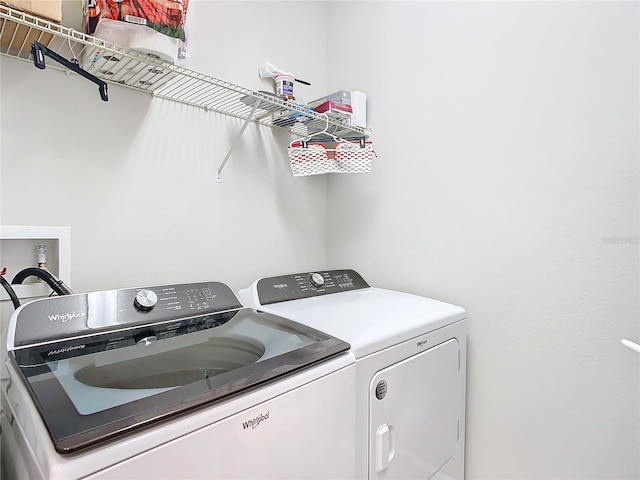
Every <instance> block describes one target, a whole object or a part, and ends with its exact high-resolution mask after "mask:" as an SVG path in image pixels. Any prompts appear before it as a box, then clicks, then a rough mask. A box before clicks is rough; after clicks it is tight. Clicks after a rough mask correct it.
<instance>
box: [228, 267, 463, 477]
mask: <svg viewBox="0 0 640 480" xmlns="http://www.w3.org/2000/svg"><path fill="white" fill-rule="evenodd" d="M238 296H239V297H240V300H241V301H242V302H243V303H244V304H245V305H247V306H251V307H253V308H254V309H257V310H258V311H264V312H269V313H273V314H277V315H281V316H283V317H287V318H290V319H292V320H295V321H297V322H299V323H303V324H305V325H308V326H311V327H313V328H317V329H319V330H322V331H325V332H328V333H329V334H331V335H335V336H336V337H338V338H342V339H344V340H345V341H347V342H349V343H350V344H351V351H352V352H353V354H354V355H355V357H356V384H355V386H356V390H357V392H356V401H357V407H356V417H355V418H356V437H357V440H356V477H357V478H360V479H365V478H368V479H386V480H391V479H418V478H420V479H428V478H434V479H435V478H437V479H462V478H464V440H465V392H466V338H467V324H466V315H465V311H464V310H463V309H462V308H460V307H457V306H454V305H450V304H447V303H443V302H439V301H436V300H432V299H429V298H424V297H420V296H416V295H411V294H407V293H401V292H396V291H390V290H384V289H380V288H372V287H370V286H369V285H368V284H367V283H366V282H365V281H364V279H363V278H362V277H361V276H360V275H359V274H358V273H356V272H355V271H353V270H332V271H319V272H305V273H299V274H292V275H283V276H277V277H270V278H262V279H259V280H257V281H255V282H254V283H253V284H252V285H251V286H250V287H249V288H247V289H244V290H241V291H240V292H238Z"/></svg>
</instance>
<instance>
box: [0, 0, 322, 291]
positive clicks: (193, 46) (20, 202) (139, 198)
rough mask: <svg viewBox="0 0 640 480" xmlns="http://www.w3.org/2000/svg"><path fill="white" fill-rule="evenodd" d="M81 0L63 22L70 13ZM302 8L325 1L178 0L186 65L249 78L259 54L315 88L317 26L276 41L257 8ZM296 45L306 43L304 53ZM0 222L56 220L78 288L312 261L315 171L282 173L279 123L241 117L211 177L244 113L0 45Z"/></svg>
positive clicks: (318, 240)
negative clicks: (43, 66) (102, 84)
mask: <svg viewBox="0 0 640 480" xmlns="http://www.w3.org/2000/svg"><path fill="white" fill-rule="evenodd" d="M80 11H81V3H80V2H79V1H77V0H76V1H66V2H65V3H64V14H65V17H64V19H63V21H64V23H65V24H66V25H69V26H74V25H75V28H77V29H80V28H81V23H80V22H81V16H80V15H79V12H80ZM283 12H286V13H287V15H291V16H292V17H293V18H296V17H298V18H303V17H308V16H311V17H313V18H317V19H318V20H320V21H322V19H323V18H324V17H325V15H326V4H324V3H323V2H310V3H307V2H305V3H304V4H303V3H301V2H299V3H296V2H294V3H286V2H285V3H282V2H210V1H203V0H192V2H191V4H190V9H189V12H188V19H189V24H190V25H189V27H190V28H189V31H188V34H189V58H188V64H187V66H188V67H190V68H192V69H194V70H197V71H200V72H202V73H205V74H208V75H212V76H214V77H218V78H222V79H224V80H227V81H230V82H234V83H237V84H239V85H242V86H245V87H247V88H251V89H255V90H268V91H273V82H272V81H271V80H261V79H260V78H258V74H257V72H258V66H260V65H261V64H264V62H265V60H269V61H270V62H272V63H274V64H275V65H278V66H282V68H287V69H291V70H292V71H293V72H295V73H296V74H297V75H299V76H300V77H301V78H304V79H309V81H311V82H312V83H313V86H311V87H303V86H300V88H296V93H297V94H298V96H299V98H300V99H301V100H304V98H305V97H306V99H307V100H310V99H311V96H312V95H316V96H320V95H322V94H323V93H324V92H325V91H326V77H327V73H326V71H325V64H326V34H325V32H324V30H321V29H319V30H313V29H310V30H309V31H307V32H306V34H305V41H304V43H301V42H290V41H284V42H283V41H282V38H281V37H279V36H277V35H272V34H271V31H270V29H269V28H268V26H269V24H277V23H278V22H281V21H282V18H283ZM309 52H314V53H313V56H312V57H311V56H310V55H309ZM0 68H1V69H2V70H1V74H2V86H1V94H2V110H1V114H2V129H1V135H2V144H1V147H0V149H1V150H0V153H1V158H2V163H1V168H2V170H1V173H2V180H1V188H2V191H1V200H2V204H1V210H0V216H1V222H2V224H3V225H69V226H70V227H71V243H72V258H71V263H72V265H71V270H72V272H71V275H72V278H71V287H72V288H73V289H74V291H76V292H82V291H89V290H98V289H108V288H120V287H126V286H138V285H149V284H152V285H153V284H159V283H167V282H168V283H170V282H181V281H201V280H221V281H224V282H227V283H229V284H230V285H232V286H233V287H234V288H241V287H244V286H246V285H248V284H249V283H250V282H251V281H253V280H254V279H255V278H256V277H257V276H259V275H268V274H272V273H273V272H277V271H280V270H281V269H283V268H284V270H287V271H288V270H292V271H297V270H301V269H308V268H317V267H318V266H320V267H322V266H324V265H325V262H326V245H325V230H326V178H322V177H317V178H301V179H300V178H296V179H294V178H292V175H291V170H290V167H289V165H288V158H287V150H286V147H287V145H288V142H290V141H291V138H290V136H289V135H288V133H286V132H283V131H275V130H272V129H268V128H264V127H258V126H257V125H250V126H249V127H248V128H247V130H246V131H245V134H244V136H243V137H242V139H241V141H240V142H239V144H238V146H237V147H236V150H235V151H234V153H233V155H232V157H231V159H230V160H229V163H228V164H227V166H226V168H225V169H224V171H223V174H222V183H220V184H218V183H216V171H217V169H218V166H219V164H220V163H221V162H222V159H223V158H224V156H225V154H226V153H227V151H228V149H229V147H230V145H231V143H232V141H233V140H234V139H235V137H236V134H237V132H238V131H239V130H240V127H241V126H242V121H241V120H238V119H235V118H231V117H226V116H222V115H218V114H215V113H210V112H206V111H204V110H198V109H195V108H192V107H188V106H184V105H180V104H176V103H173V102H168V101H164V100H162V99H154V98H153V97H152V96H150V95H147V94H144V93H139V92H136V91H131V90H128V89H124V88H121V87H119V86H110V99H109V102H107V103H104V102H102V101H101V100H100V98H99V96H98V95H97V92H96V87H95V85H94V84H93V83H90V82H88V81H86V80H84V79H82V78H81V77H79V76H77V75H73V76H67V75H65V74H64V73H62V72H59V71H54V70H53V69H47V70H46V71H44V72H41V71H39V70H36V69H35V68H34V67H33V65H32V64H30V63H26V62H24V63H23V62H19V61H16V60H15V59H7V58H5V57H3V58H2V60H1V61H0Z"/></svg>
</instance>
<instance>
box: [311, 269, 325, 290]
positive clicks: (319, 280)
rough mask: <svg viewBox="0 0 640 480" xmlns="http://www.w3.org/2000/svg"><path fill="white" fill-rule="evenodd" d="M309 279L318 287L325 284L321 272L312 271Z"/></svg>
mask: <svg viewBox="0 0 640 480" xmlns="http://www.w3.org/2000/svg"><path fill="white" fill-rule="evenodd" d="M309 281H310V282H311V285H313V286H314V287H316V288H320V287H321V286H322V285H324V277H323V276H322V275H321V274H319V273H312V274H311V278H310V279H309Z"/></svg>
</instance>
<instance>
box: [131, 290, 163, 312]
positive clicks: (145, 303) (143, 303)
mask: <svg viewBox="0 0 640 480" xmlns="http://www.w3.org/2000/svg"><path fill="white" fill-rule="evenodd" d="M156 303H158V296H157V295H156V294H155V293H154V292H153V291H152V290H147V289H146V288H143V289H142V290H138V293H136V298H135V299H134V300H133V306H134V307H136V308H137V309H138V310H140V311H141V312H148V311H149V310H151V309H152V308H153V307H155V306H156Z"/></svg>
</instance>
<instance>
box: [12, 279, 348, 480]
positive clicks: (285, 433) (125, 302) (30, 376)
mask: <svg viewBox="0 0 640 480" xmlns="http://www.w3.org/2000/svg"><path fill="white" fill-rule="evenodd" d="M349 347H350V346H349V344H348V343H347V342H345V341H343V340H341V339H338V338H337V337H334V336H332V335H329V334H326V333H324V332H322V331H320V330H317V329H314V328H312V327H309V326H306V325H302V324H299V323H297V322H295V321H291V320H289V319H285V318H282V317H279V316H276V315H273V314H268V313H257V312H254V311H252V310H251V309H248V308H245V307H243V306H242V305H241V304H240V302H239V301H238V298H237V296H236V295H235V293H234V292H233V291H232V290H231V289H230V288H229V287H228V286H227V285H225V284H222V283H219V282H205V283H190V284H178V285H163V286H155V287H145V288H135V289H121V290H111V291H102V292H92V293H86V294H77V295H69V296H62V297H52V298H47V299H41V300H35V301H33V302H31V303H28V304H25V305H23V306H21V307H20V308H19V309H18V310H16V312H15V313H14V314H13V315H12V317H11V319H10V323H9V329H8V338H7V350H8V360H7V361H6V362H5V363H4V364H3V371H2V377H1V379H2V395H3V397H4V398H3V399H2V400H3V408H4V414H5V415H4V416H3V421H2V422H3V424H2V461H3V467H4V472H5V475H6V477H3V478H7V479H12V478H16V479H26V478H28V479H30V480H33V479H38V478H45V479H64V480H70V479H78V478H85V479H108V478H113V479H115V478H117V479H123V478H131V479H134V478H135V479H136V480H137V479H143V478H153V479H158V478H189V479H196V478H206V479H257V478H260V479H268V478H274V479H275V478H277V479H283V478H288V479H297V480H298V479H305V478H323V479H324V478H336V479H346V478H353V477H354V475H355V467H354V464H353V457H354V454H355V453H354V444H355V429H354V426H353V416H354V414H355V392H354V389H353V384H354V382H355V358H354V356H353V355H352V353H351V352H350V351H349Z"/></svg>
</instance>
